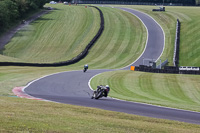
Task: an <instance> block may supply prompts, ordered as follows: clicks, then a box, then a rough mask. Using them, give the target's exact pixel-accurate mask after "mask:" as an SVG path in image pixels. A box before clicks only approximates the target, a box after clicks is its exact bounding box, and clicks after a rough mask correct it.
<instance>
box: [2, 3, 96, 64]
mask: <svg viewBox="0 0 200 133" xmlns="http://www.w3.org/2000/svg"><path fill="white" fill-rule="evenodd" d="M47 6H48V5H47ZM51 6H52V7H53V8H55V10H52V11H51V12H50V13H48V14H46V15H44V16H42V17H41V18H39V19H37V20H36V21H34V22H32V23H31V24H30V25H27V26H25V27H24V28H23V29H22V30H20V31H19V32H17V34H16V35H15V36H14V37H13V38H12V39H11V41H10V42H9V43H8V44H7V45H6V46H5V49H4V50H3V51H1V53H2V54H3V55H4V56H3V57H2V56H0V60H1V61H7V59H9V61H10V60H11V59H12V58H11V59H10V57H13V58H14V59H15V60H14V61H18V60H19V61H22V62H34V63H53V62H59V61H66V60H69V59H72V58H73V57H75V56H77V55H78V54H80V53H81V52H82V51H83V49H84V48H85V47H86V45H87V44H88V43H89V42H90V41H91V40H92V38H93V37H94V36H95V34H96V33H97V31H98V29H99V27H100V17H99V12H98V10H96V9H95V8H87V9H86V8H85V7H84V6H70V7H69V6H66V5H61V4H59V5H51ZM6 56H7V57H9V58H5V57H6ZM16 59H17V60H16Z"/></svg>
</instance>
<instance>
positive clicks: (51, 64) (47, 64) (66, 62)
mask: <svg viewBox="0 0 200 133" xmlns="http://www.w3.org/2000/svg"><path fill="white" fill-rule="evenodd" d="M90 7H93V8H96V9H97V10H98V11H99V13H100V19H101V23H100V28H99V30H98V32H97V34H96V35H95V37H94V38H93V39H92V40H91V41H90V43H89V44H88V45H87V46H86V48H85V49H84V50H83V51H82V52H81V53H80V54H79V55H78V56H76V57H74V58H72V59H71V60H67V61H63V62H57V63H23V62H0V66H33V67H58V66H66V65H71V64H74V63H77V62H78V61H80V60H81V59H83V58H84V57H85V56H86V55H87V54H88V52H89V49H90V48H91V47H92V46H93V45H94V44H95V42H96V41H97V40H98V38H99V37H100V36H101V34H102V32H103V30H104V16H103V13H102V11H101V10H100V9H99V8H98V7H95V6H90Z"/></svg>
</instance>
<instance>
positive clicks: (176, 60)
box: [173, 19, 181, 67]
mask: <svg viewBox="0 0 200 133" xmlns="http://www.w3.org/2000/svg"><path fill="white" fill-rule="evenodd" d="M180 29H181V24H180V21H179V19H177V24H176V37H175V46H174V57H173V63H174V66H176V67H178V64H179V47H180Z"/></svg>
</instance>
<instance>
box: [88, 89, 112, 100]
mask: <svg viewBox="0 0 200 133" xmlns="http://www.w3.org/2000/svg"><path fill="white" fill-rule="evenodd" d="M107 94H108V89H106V88H105V87H99V88H98V89H97V90H96V91H94V92H93V95H92V97H91V98H92V99H93V98H94V99H99V98H102V97H104V96H105V97H107Z"/></svg>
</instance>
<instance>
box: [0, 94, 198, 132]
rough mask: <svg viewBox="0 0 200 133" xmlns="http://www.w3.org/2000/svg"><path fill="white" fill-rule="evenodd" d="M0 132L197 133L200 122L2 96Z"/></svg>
mask: <svg viewBox="0 0 200 133" xmlns="http://www.w3.org/2000/svg"><path fill="white" fill-rule="evenodd" d="M0 107H1V109H0V123H1V126H0V132H20V131H21V132H38V133H41V132H70V133H72V132H76V133H77V132H81V133H88V132H89V133H90V132H91V133H93V132H101V133H116V132H117V133H124V132H126V133H141V132H142V133H160V132H164V133H174V132H176V133H188V132H189V133H198V132H199V131H200V126H199V125H194V124H187V123H181V122H175V121H169V120H159V119H154V118H148V117H141V116H135V115H129V114H124V113H118V112H112V111H105V110H100V109H94V108H86V107H79V106H72V105H66V104H59V103H51V102H41V101H34V100H27V99H19V98H5V97H4V98H0Z"/></svg>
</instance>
